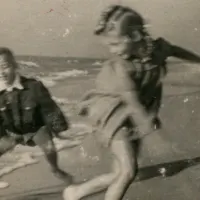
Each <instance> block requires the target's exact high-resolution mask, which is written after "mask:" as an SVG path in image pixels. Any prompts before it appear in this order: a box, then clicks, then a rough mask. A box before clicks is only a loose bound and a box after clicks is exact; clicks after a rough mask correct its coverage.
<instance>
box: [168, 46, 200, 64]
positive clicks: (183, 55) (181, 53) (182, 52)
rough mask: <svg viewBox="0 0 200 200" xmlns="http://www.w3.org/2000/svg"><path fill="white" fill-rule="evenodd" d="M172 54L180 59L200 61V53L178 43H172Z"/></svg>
mask: <svg viewBox="0 0 200 200" xmlns="http://www.w3.org/2000/svg"><path fill="white" fill-rule="evenodd" d="M171 55H172V56H173V57H176V58H179V59H183V60H188V61H190V62H194V63H200V55H197V54H195V53H193V52H191V51H189V50H187V49H184V48H182V47H179V46H176V45H171Z"/></svg>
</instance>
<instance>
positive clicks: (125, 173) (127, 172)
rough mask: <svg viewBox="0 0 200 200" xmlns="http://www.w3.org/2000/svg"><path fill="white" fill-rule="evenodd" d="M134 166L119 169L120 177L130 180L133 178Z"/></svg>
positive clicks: (134, 173)
mask: <svg viewBox="0 0 200 200" xmlns="http://www.w3.org/2000/svg"><path fill="white" fill-rule="evenodd" d="M135 175H136V168H135V167H127V168H126V169H123V170H122V171H121V178H122V179H123V180H124V181H127V182H130V181H132V180H133V179H134V178H135Z"/></svg>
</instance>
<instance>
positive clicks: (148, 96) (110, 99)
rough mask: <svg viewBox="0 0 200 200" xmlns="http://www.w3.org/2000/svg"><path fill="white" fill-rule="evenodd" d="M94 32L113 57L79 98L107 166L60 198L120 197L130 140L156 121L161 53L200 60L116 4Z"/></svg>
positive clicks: (132, 157) (131, 158)
mask: <svg viewBox="0 0 200 200" xmlns="http://www.w3.org/2000/svg"><path fill="white" fill-rule="evenodd" d="M95 34H96V35H101V36H102V37H103V40H104V42H105V43H106V44H107V46H108V48H109V50H110V52H111V53H113V57H112V58H111V59H109V60H108V61H106V62H105V63H104V65H103V67H102V69H101V71H100V73H99V74H98V76H97V79H96V85H95V89H94V90H92V91H89V92H88V93H87V94H86V95H85V96H84V98H83V99H82V101H81V103H80V107H81V109H80V114H81V115H82V116H87V117H88V118H89V119H91V123H92V125H93V127H94V130H95V136H96V138H97V140H98V141H99V142H101V144H102V145H104V146H106V147H108V151H110V152H111V154H112V155H113V161H112V168H111V172H110V173H108V174H103V175H101V176H98V177H95V178H94V179H92V180H89V181H87V182H85V183H82V184H74V185H70V186H69V187H67V188H66V189H65V190H64V192H63V198H64V199H65V200H79V199H82V198H84V197H86V196H89V195H92V194H94V193H97V192H100V191H103V190H106V189H107V191H106V194H105V200H120V199H122V198H123V196H124V194H125V192H126V190H127V189H128V187H129V185H130V184H131V182H132V181H133V180H134V178H135V175H136V169H137V154H136V152H135V150H134V148H132V145H133V144H132V142H131V140H133V139H141V138H143V137H144V136H145V135H147V134H149V133H151V132H153V129H154V128H155V129H156V128H159V127H160V126H161V122H160V120H159V117H158V113H159V109H160V105H161V98H162V78H164V76H165V75H166V73H167V69H166V59H167V58H168V57H170V56H175V57H177V58H182V59H186V60H190V61H194V62H200V57H199V56H197V55H194V54H193V53H191V52H189V51H187V50H184V49H183V48H180V47H177V46H174V45H171V44H170V43H169V42H167V41H166V40H164V39H163V38H158V39H156V40H153V39H152V38H151V36H150V35H149V33H148V32H147V30H146V29H145V23H144V20H143V18H142V16H141V15H140V14H138V13H137V12H136V11H134V10H132V9H130V8H128V7H124V6H121V5H113V6H110V7H109V8H107V9H106V10H105V11H104V12H103V14H102V15H101V18H100V21H99V23H98V26H97V27H96V30H95ZM152 122H153V123H152Z"/></svg>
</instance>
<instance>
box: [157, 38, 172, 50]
mask: <svg viewBox="0 0 200 200" xmlns="http://www.w3.org/2000/svg"><path fill="white" fill-rule="evenodd" d="M154 46H155V47H156V48H158V49H160V50H165V49H169V48H170V47H171V43H170V42H169V41H168V40H166V39H165V38H163V37H159V38H157V39H155V40H154Z"/></svg>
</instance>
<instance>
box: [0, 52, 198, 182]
mask: <svg viewBox="0 0 200 200" xmlns="http://www.w3.org/2000/svg"><path fill="white" fill-rule="evenodd" d="M17 62H18V63H19V66H20V72H21V74H23V75H26V76H28V77H34V78H37V79H39V80H41V81H42V82H43V83H44V84H45V85H46V86H47V87H48V89H49V91H50V92H51V94H52V98H53V99H54V100H55V101H56V102H57V103H58V105H59V106H60V107H61V109H62V110H63V112H64V113H65V115H66V116H67V117H68V118H69V119H70V122H71V123H72V130H71V131H72V133H71V134H74V137H75V138H76V137H77V138H78V137H79V136H82V138H84V137H86V136H87V134H88V133H89V132H90V127H89V126H88V125H87V123H85V122H84V121H82V119H80V118H79V117H78V116H77V113H76V108H77V102H78V100H79V98H80V97H81V96H82V95H83V94H84V92H85V91H87V90H88V89H92V88H93V86H94V80H95V76H96V74H97V72H98V71H99V69H100V67H101V64H102V62H103V60H101V59H77V58H54V57H39V56H38V57H31V56H20V57H17ZM170 63H171V65H170V67H169V75H168V78H167V79H166V81H165V84H166V85H167V87H166V90H165V96H166V97H167V96H170V95H171V96H173V95H176V94H177V93H179V94H182V95H184V94H186V93H187V92H188V91H189V90H190V91H193V92H195V91H198V90H199V85H200V84H199V82H198V79H199V76H198V73H199V72H200V68H199V65H191V64H187V63H181V62H179V61H178V62H177V61H170ZM192 79H193V80H194V79H196V80H197V81H196V82H195V84H194V83H193V84H191V80H192ZM186 86H187V87H186ZM171 87H173V90H171ZM176 87H177V89H176ZM188 88H189V89H188ZM172 91H173V92H172ZM181 102H183V103H187V102H188V97H187V96H186V97H185V96H184V97H183V99H181ZM55 144H56V147H57V150H58V151H61V150H62V149H66V148H73V147H77V146H80V151H81V152H82V154H83V156H87V155H86V153H85V150H84V149H83V148H82V147H81V140H74V141H60V140H55ZM41 155H42V153H41V151H40V149H38V148H37V147H34V148H31V147H25V146H17V147H16V148H15V150H14V151H12V152H9V153H7V154H6V155H4V156H3V157H1V162H0V177H2V176H4V175H5V174H9V173H11V172H13V171H14V170H17V169H19V168H22V167H25V166H27V165H32V164H36V163H37V162H38V159H37V157H38V156H41ZM92 159H94V160H95V159H97V160H98V158H97V157H95V156H94V157H93V158H92ZM0 180H1V179H0Z"/></svg>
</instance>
